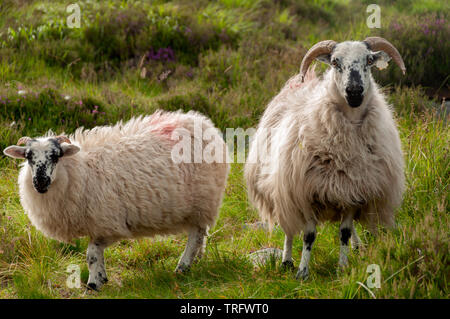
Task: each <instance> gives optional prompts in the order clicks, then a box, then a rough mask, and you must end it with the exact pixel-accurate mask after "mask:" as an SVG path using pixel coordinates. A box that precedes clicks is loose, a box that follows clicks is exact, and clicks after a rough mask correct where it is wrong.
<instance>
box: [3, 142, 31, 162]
mask: <svg viewBox="0 0 450 319" xmlns="http://www.w3.org/2000/svg"><path fill="white" fill-rule="evenodd" d="M25 150H26V148H25V147H22V146H16V145H12V146H9V147H7V148H5V149H4V150H3V154H5V155H6V156H9V157H12V158H22V159H23V158H25Z"/></svg>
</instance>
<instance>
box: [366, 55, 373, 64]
mask: <svg viewBox="0 0 450 319" xmlns="http://www.w3.org/2000/svg"><path fill="white" fill-rule="evenodd" d="M372 64H373V57H371V56H369V57H367V65H372Z"/></svg>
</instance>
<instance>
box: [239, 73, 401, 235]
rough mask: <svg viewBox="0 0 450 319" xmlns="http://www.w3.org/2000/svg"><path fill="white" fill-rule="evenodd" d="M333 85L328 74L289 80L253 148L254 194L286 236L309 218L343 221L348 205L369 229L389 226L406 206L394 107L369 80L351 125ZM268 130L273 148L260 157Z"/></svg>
mask: <svg viewBox="0 0 450 319" xmlns="http://www.w3.org/2000/svg"><path fill="white" fill-rule="evenodd" d="M329 83H332V79H331V73H330V72H327V73H325V75H324V79H323V80H320V79H319V78H317V77H316V76H315V73H314V71H313V70H312V69H310V71H309V72H308V74H307V76H306V79H305V83H301V81H300V78H299V75H296V76H294V77H293V78H291V79H290V80H289V81H288V82H287V83H286V85H285V86H284V88H283V89H282V90H281V92H280V93H279V94H278V95H277V96H276V97H275V98H274V99H273V100H272V101H271V102H270V104H269V105H268V107H267V109H266V111H265V113H264V115H263V116H262V119H261V121H260V123H259V126H258V130H257V132H256V134H255V136H254V139H253V142H252V144H251V147H250V152H249V156H248V160H247V164H246V167H245V177H246V180H247V186H248V192H249V199H250V201H251V202H252V203H253V204H254V205H255V206H256V208H257V209H258V211H259V213H260V215H261V217H262V218H263V219H265V220H268V221H269V222H270V223H271V224H273V223H274V222H279V223H280V225H281V227H282V228H283V230H284V231H285V232H286V234H288V235H294V234H296V233H298V232H299V231H301V230H303V229H304V226H305V225H306V223H307V221H308V220H315V221H316V222H320V221H325V220H340V219H341V218H342V214H345V212H346V211H347V210H348V209H350V208H353V209H354V208H356V209H358V211H359V212H360V213H359V214H358V215H357V216H356V218H357V219H360V220H361V221H362V222H364V223H366V224H367V225H368V226H369V227H370V228H371V229H372V230H375V228H376V225H377V224H378V223H381V224H384V225H387V226H392V225H393V224H394V209H395V208H396V207H397V206H399V205H400V204H401V200H402V194H403V191H404V175H403V167H404V163H403V155H402V150H401V143H400V138H399V134H398V131H397V128H396V123H395V122H394V119H393V114H392V111H391V109H390V106H389V105H388V104H387V102H386V101H385V99H384V97H383V95H382V93H381V92H380V91H379V89H378V87H377V85H376V83H375V81H373V79H372V81H371V83H372V84H371V85H372V87H371V90H370V95H369V96H367V98H366V99H367V102H366V103H367V105H366V112H365V114H364V116H363V119H362V121H361V122H359V123H354V122H351V121H350V120H349V119H348V118H347V117H346V116H345V114H344V113H343V111H342V107H341V106H340V103H342V98H341V97H340V96H338V93H337V92H333V91H332V90H331V89H330V88H329V87H328V85H329ZM347 108H348V107H347ZM270 128H272V129H275V131H273V134H272V135H271V138H269V139H268V140H267V143H268V145H269V147H270V145H272V146H273V147H274V149H273V151H271V152H270V158H269V159H267V158H264V156H263V157H262V158H261V154H259V155H258V147H257V145H258V144H263V139H264V134H263V131H264V130H267V129H270ZM269 136H270V135H269Z"/></svg>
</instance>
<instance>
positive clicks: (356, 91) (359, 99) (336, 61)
mask: <svg viewBox="0 0 450 319" xmlns="http://www.w3.org/2000/svg"><path fill="white" fill-rule="evenodd" d="M318 59H319V60H321V61H323V62H326V63H329V64H330V65H331V66H332V67H333V68H334V74H333V77H334V82H335V84H336V87H337V89H338V91H339V93H340V95H341V96H342V97H343V98H345V100H346V101H347V104H348V105H349V106H350V107H353V108H356V107H359V106H360V105H361V104H362V103H363V102H364V98H365V97H366V96H367V93H368V91H369V89H370V84H371V71H370V70H371V68H372V67H373V66H374V65H375V64H376V63H381V64H384V63H386V62H388V61H389V60H390V57H389V56H388V55H387V54H386V53H384V52H383V51H378V52H372V51H371V50H369V48H368V47H367V45H366V44H365V43H363V42H357V41H346V42H341V43H338V44H337V45H336V47H335V48H334V50H333V52H332V53H331V54H328V55H323V56H319V57H318ZM386 65H387V64H386Z"/></svg>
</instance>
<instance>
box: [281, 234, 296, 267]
mask: <svg viewBox="0 0 450 319" xmlns="http://www.w3.org/2000/svg"><path fill="white" fill-rule="evenodd" d="M292 240H293V236H292V235H287V234H286V235H285V237H284V247H283V268H285V269H293V268H294V263H293V262H292Z"/></svg>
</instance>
